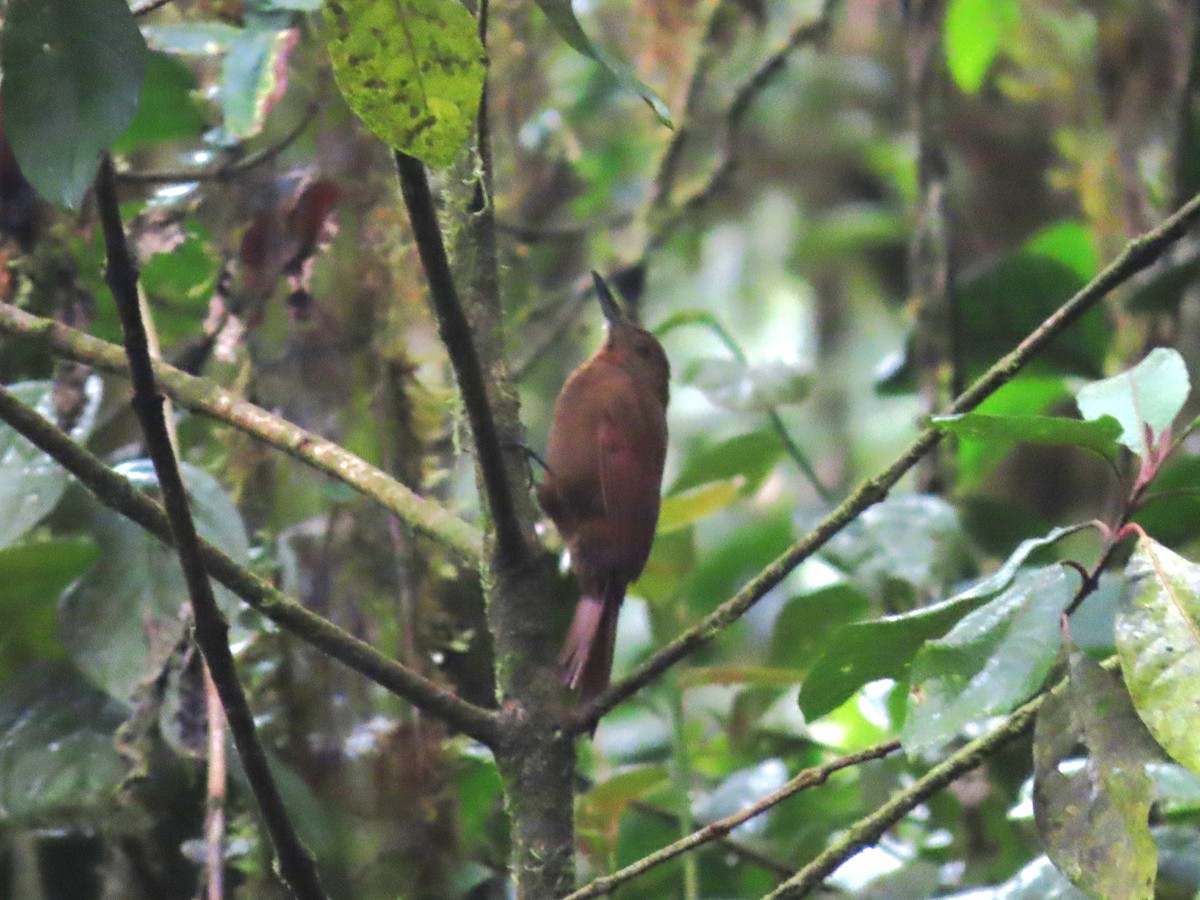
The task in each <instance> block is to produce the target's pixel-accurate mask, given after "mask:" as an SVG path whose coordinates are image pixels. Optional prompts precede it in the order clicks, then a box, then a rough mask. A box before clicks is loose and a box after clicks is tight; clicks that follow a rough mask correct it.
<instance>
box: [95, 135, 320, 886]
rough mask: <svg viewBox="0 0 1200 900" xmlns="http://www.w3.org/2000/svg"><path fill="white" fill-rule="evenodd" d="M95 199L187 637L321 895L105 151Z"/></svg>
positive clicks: (291, 879) (284, 864)
mask: <svg viewBox="0 0 1200 900" xmlns="http://www.w3.org/2000/svg"><path fill="white" fill-rule="evenodd" d="M96 206H97V209H98V211H99V213H100V224H101V226H102V228H103V230H104V247H105V256H106V259H107V261H108V271H107V281H108V286H109V288H111V290H112V293H113V298H114V300H115V301H116V305H117V312H118V313H119V315H120V318H121V331H122V333H123V334H124V336H125V349H126V353H127V355H128V357H129V372H130V377H131V378H132V381H133V408H134V411H135V412H136V413H137V417H138V420H139V421H140V422H141V426H142V432H143V436H144V438H145V443H146V450H147V452H148V453H149V454H150V459H151V460H152V462H153V463H154V471H155V474H156V475H157V476H158V486H159V490H160V491H161V492H162V497H163V504H164V506H165V508H166V512H167V523H168V525H169V526H170V530H171V537H172V543H173V544H174V546H175V550H176V552H177V553H178V555H179V562H180V565H181V566H182V568H183V576H184V581H185V582H186V584H187V592H188V599H189V600H190V601H191V606H192V616H193V618H194V620H195V638H196V643H197V644H198V645H199V647H200V651H201V653H203V654H204V661H205V662H206V663H207V664H208V669H209V672H210V673H211V674H212V679H213V683H214V684H215V685H216V687H217V693H218V694H219V695H220V697H221V705H222V706H224V708H225V716H226V718H227V720H228V722H229V731H230V734H232V736H233V742H234V746H235V747H237V751H238V756H239V757H240V758H241V761H242V769H243V770H244V771H245V773H246V780H247V781H248V782H249V783H250V789H251V791H252V792H253V794H254V799H255V800H256V801H257V803H258V808H259V811H260V812H261V814H262V817H263V822H264V824H265V825H266V828H267V832H268V834H269V835H270V836H271V843H272V844H273V845H274V847H275V853H276V855H277V857H278V859H279V869H280V874H281V875H282V877H283V880H284V881H285V882H286V883H287V885H288V886H289V887H290V888H291V889H292V890H293V891H294V892H295V893H296V894H297V896H299V897H300V898H302V900H319V898H324V897H326V896H327V895H326V893H325V889H324V888H323V887H322V886H321V879H320V876H319V875H318V874H317V867H316V864H315V862H314V861H313V858H312V856H311V854H310V853H309V852H308V849H307V848H306V847H305V846H304V844H303V843H301V841H300V838H299V836H298V835H297V834H296V830H295V828H294V827H293V826H292V822H291V819H290V818H289V817H288V812H287V808H286V807H285V806H284V805H283V798H282V797H281V796H280V794H279V789H278V787H277V786H276V784H275V778H274V776H273V775H272V774H271V769H270V767H269V765H268V764H267V754H266V751H265V750H264V749H263V746H262V744H261V743H259V740H258V732H257V731H256V728H255V724H254V714H253V713H252V712H251V711H250V704H249V702H248V701H247V700H246V695H245V693H244V692H243V691H242V686H241V684H240V683H239V681H238V677H237V666H236V665H235V664H234V661H233V653H232V652H231V651H230V649H229V625H228V623H226V621H225V619H224V617H223V616H222V615H221V610H220V609H219V608H218V607H217V600H216V596H215V595H214V593H213V587H212V582H211V581H209V578H208V573H207V572H206V571H205V570H204V564H203V562H202V561H201V559H200V539H199V535H198V534H197V533H196V524H195V522H194V521H193V520H192V514H191V510H190V508H189V503H188V497H187V489H186V488H185V487H184V484H183V477H182V475H181V474H180V472H179V463H178V461H177V460H176V458H175V450H174V448H173V447H172V445H171V438H170V435H169V434H168V432H167V421H166V416H165V415H164V413H163V397H162V395H161V394H159V393H158V388H157V387H156V386H155V383H154V367H153V365H152V363H151V361H150V348H149V344H148V343H147V337H146V327H145V323H144V322H143V320H142V315H141V310H140V308H139V303H138V289H137V270H136V269H135V268H134V265H133V258H132V256H131V255H130V253H129V246H128V244H127V243H126V240H125V226H124V225H123V224H122V222H121V211H120V207H119V205H118V203H117V179H116V171H115V170H114V169H113V164H112V158H111V157H110V156H108V155H107V154H106V155H105V156H104V157H103V158H102V159H101V160H100V172H99V175H98V176H97V178H96Z"/></svg>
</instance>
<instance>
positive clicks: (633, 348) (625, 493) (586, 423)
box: [537, 272, 671, 703]
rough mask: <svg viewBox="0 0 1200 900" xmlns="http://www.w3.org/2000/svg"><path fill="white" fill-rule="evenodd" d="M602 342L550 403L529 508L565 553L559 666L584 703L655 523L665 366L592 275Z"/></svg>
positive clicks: (596, 688)
mask: <svg viewBox="0 0 1200 900" xmlns="http://www.w3.org/2000/svg"><path fill="white" fill-rule="evenodd" d="M592 278H593V279H594V280H595V283H596V293H597V295H598V296H599V298H600V308H601V309H602V310H603V311H604V318H605V319H607V320H608V338H607V339H606V340H605V342H604V344H603V345H602V346H601V347H600V349H599V350H597V351H596V353H595V354H594V355H593V356H592V358H591V359H589V360H588V361H587V362H585V363H584V364H583V365H581V366H580V367H579V368H578V369H576V370H575V371H574V372H572V373H571V377H570V378H568V379H567V383H566V384H565V385H563V389H562V391H561V392H560V393H559V395H558V400H557V401H556V402H555V404H554V422H553V424H552V425H551V427H550V444H549V448H548V449H547V451H546V477H545V479H544V480H543V481H542V483H541V484H540V485H538V489H537V494H538V502H539V503H541V505H542V509H544V510H545V511H546V514H547V515H548V516H550V518H551V519H553V520H554V524H555V525H556V526H558V530H559V533H560V534H561V535H562V538H563V542H564V543H565V544H566V545H567V548H568V549H569V550H570V551H571V566H572V568H573V569H574V570H575V574H576V576H577V577H578V579H579V587H580V594H581V596H580V600H579V605H578V606H577V607H576V609H575V618H574V620H573V621H572V622H571V628H570V630H569V631H568V632H567V638H566V641H565V643H564V644H563V649H562V654H561V656H560V657H559V665H560V667H561V670H562V679H563V682H564V683H565V684H567V685H568V686H569V687H570V688H571V689H572V690H578V691H579V693H580V698H581V700H582V702H584V703H586V702H588V701H589V700H591V699H592V698H593V697H595V696H596V695H597V694H599V693H601V692H602V691H603V690H604V689H605V688H606V687H607V686H608V679H609V673H610V671H611V669H612V658H613V645H614V643H615V642H616V637H617V615H618V613H619V612H620V610H621V601H623V600H624V599H625V589H626V588H627V587H628V586H629V583H630V582H631V581H633V580H634V579H636V578H637V577H638V575H640V574H641V572H642V569H643V568H644V567H645V565H646V559H647V557H649V555H650V546H651V545H652V544H653V543H654V529H655V527H656V525H657V524H658V505H659V492H660V490H661V488H662V474H663V461H664V460H665V459H666V455H667V400H668V386H667V382H668V380H669V378H670V374H671V367H670V365H669V363H668V362H667V355H666V353H665V352H664V351H663V348H662V345H661V344H659V342H658V341H657V340H656V339H655V337H654V335H652V334H650V332H648V331H646V330H645V329H644V328H640V327H638V325H636V324H635V323H634V322H633V320H632V319H630V318H629V316H628V315H626V314H625V312H624V311H622V309H621V307H620V306H619V305H618V304H617V301H616V300H615V299H614V297H613V295H612V292H611V291H610V290H609V288H608V285H607V284H605V283H604V280H603V279H602V278H601V277H600V276H599V275H597V274H596V273H595V272H593V273H592Z"/></svg>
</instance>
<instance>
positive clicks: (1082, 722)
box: [1033, 649, 1160, 900]
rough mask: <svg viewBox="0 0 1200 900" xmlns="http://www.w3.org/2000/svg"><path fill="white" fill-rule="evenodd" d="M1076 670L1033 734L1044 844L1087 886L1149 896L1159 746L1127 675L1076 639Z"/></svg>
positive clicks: (1101, 893) (1091, 891)
mask: <svg viewBox="0 0 1200 900" xmlns="http://www.w3.org/2000/svg"><path fill="white" fill-rule="evenodd" d="M1069 671H1070V682H1069V685H1068V688H1067V690H1066V691H1064V692H1063V693H1062V694H1051V695H1050V696H1049V697H1047V698H1046V701H1045V703H1043V705H1042V708H1041V710H1039V712H1038V718H1037V728H1036V731H1035V734H1034V741H1033V757H1034V772H1035V782H1034V795H1033V801H1034V815H1035V817H1036V820H1037V826H1038V832H1039V834H1040V835H1041V838H1042V846H1043V847H1044V848H1045V850H1046V852H1047V854H1048V855H1049V856H1050V858H1051V859H1052V860H1054V863H1055V865H1057V866H1058V868H1059V870H1060V871H1062V872H1063V874H1065V875H1066V876H1067V877H1068V878H1070V879H1071V881H1072V882H1073V883H1074V884H1075V885H1076V887H1078V888H1079V889H1080V890H1082V891H1084V892H1085V893H1087V894H1088V895H1089V896H1093V897H1110V898H1113V900H1119V898H1120V900H1149V898H1152V897H1153V896H1154V875H1155V870H1156V863H1157V859H1156V857H1157V854H1156V851H1155V847H1154V839H1153V837H1152V836H1151V834H1150V826H1149V815H1150V805H1151V803H1152V801H1153V799H1154V786H1153V783H1152V781H1151V779H1150V777H1149V775H1147V774H1146V763H1148V762H1150V761H1152V760H1155V759H1158V758H1159V756H1160V751H1159V749H1158V746H1157V745H1156V744H1155V743H1154V739H1153V738H1152V737H1151V736H1150V734H1149V732H1147V731H1146V727H1145V725H1143V724H1142V722H1141V720H1140V719H1138V717H1137V713H1136V712H1134V709H1133V704H1132V703H1131V702H1130V700H1129V694H1128V693H1127V692H1126V690H1125V687H1124V685H1122V684H1121V680H1120V678H1118V677H1117V676H1116V675H1115V674H1113V673H1111V672H1107V671H1105V670H1104V669H1103V668H1101V667H1100V666H1099V664H1097V663H1096V662H1095V661H1093V660H1092V659H1091V658H1090V657H1088V656H1087V655H1085V654H1083V653H1081V652H1080V651H1078V650H1075V649H1072V650H1071V653H1070V655H1069Z"/></svg>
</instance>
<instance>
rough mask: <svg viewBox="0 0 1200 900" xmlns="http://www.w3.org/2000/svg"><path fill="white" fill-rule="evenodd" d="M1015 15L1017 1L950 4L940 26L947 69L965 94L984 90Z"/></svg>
mask: <svg viewBox="0 0 1200 900" xmlns="http://www.w3.org/2000/svg"><path fill="white" fill-rule="evenodd" d="M1017 13H1018V10H1017V4H1016V0H952V2H951V4H950V6H949V8H947V10H946V19H945V23H944V24H943V36H944V41H945V47H946V65H947V68H949V70H950V74H951V76H952V77H953V78H954V82H955V84H957V85H958V86H959V87H960V88H961V89H962V90H963V91H964V92H965V93H968V94H974V93H977V92H978V91H979V89H980V88H981V87H982V86H983V79H984V76H986V75H987V72H988V69H990V68H991V66H992V61H993V60H994V59H995V58H996V55H997V54H998V53H999V52H1000V48H1001V46H1002V45H1003V41H1004V38H1005V36H1006V34H1007V33H1008V32H1009V31H1010V30H1011V29H1012V28H1013V26H1015V25H1016V24H1017V22H1018V20H1019V19H1018V14H1017Z"/></svg>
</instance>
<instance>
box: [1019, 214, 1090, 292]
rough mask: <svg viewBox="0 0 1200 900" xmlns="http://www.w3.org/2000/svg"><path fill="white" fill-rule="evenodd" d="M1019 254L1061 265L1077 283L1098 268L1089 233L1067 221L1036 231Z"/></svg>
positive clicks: (1085, 279)
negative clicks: (1050, 260) (1071, 273)
mask: <svg viewBox="0 0 1200 900" xmlns="http://www.w3.org/2000/svg"><path fill="white" fill-rule="evenodd" d="M1022 252H1024V253H1028V254H1031V255H1033V256H1040V257H1042V258H1044V259H1052V260H1054V261H1055V262H1059V263H1062V264H1063V265H1064V266H1066V267H1067V268H1068V269H1070V270H1071V271H1072V272H1074V273H1075V277H1076V278H1078V279H1079V280H1080V281H1088V280H1090V279H1092V278H1094V277H1095V276H1096V272H1097V271H1098V270H1099V268H1100V260H1099V259H1098V258H1097V256H1096V245H1095V244H1094V243H1093V241H1092V235H1091V232H1090V231H1089V230H1088V229H1087V228H1086V227H1084V226H1083V225H1082V224H1080V223H1079V222H1075V221H1072V220H1070V219H1068V220H1065V221H1062V222H1055V223H1054V224H1052V225H1047V226H1046V227H1045V228H1042V229H1040V230H1039V231H1037V232H1035V233H1034V234H1033V235H1032V236H1031V237H1030V238H1029V239H1028V240H1026V241H1025V245H1024V247H1023V248H1022Z"/></svg>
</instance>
